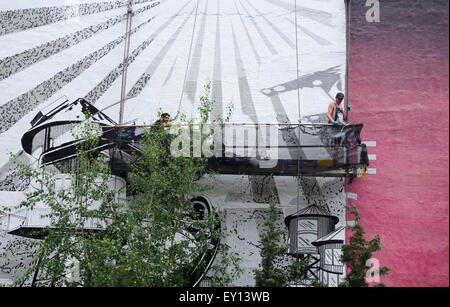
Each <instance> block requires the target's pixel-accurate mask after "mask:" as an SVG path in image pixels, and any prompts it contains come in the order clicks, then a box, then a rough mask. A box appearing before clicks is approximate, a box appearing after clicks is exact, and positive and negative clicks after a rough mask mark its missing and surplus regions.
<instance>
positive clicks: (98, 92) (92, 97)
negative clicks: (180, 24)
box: [84, 0, 192, 104]
mask: <svg viewBox="0 0 450 307" xmlns="http://www.w3.org/2000/svg"><path fill="white" fill-rule="evenodd" d="M191 2H192V0H189V1H188V2H186V3H185V4H184V5H183V7H182V8H181V9H180V10H179V11H178V12H177V13H176V14H175V15H173V16H171V17H170V18H169V19H168V20H167V21H166V22H165V23H164V24H162V25H161V26H160V27H159V28H158V29H157V30H156V31H155V33H153V35H152V36H151V37H150V38H148V39H147V40H145V41H144V42H143V43H142V44H140V45H139V46H138V47H137V48H136V49H135V50H133V52H132V53H131V55H130V56H129V58H128V65H130V64H131V63H133V62H134V61H135V60H136V58H137V57H138V56H139V54H140V53H141V52H142V51H144V50H145V49H146V48H147V47H148V46H149V45H150V43H151V42H152V41H153V40H154V39H155V38H156V37H158V35H159V34H160V33H161V32H162V31H163V30H164V29H166V28H167V27H168V26H169V25H170V24H171V23H172V22H173V21H174V20H175V18H176V17H177V16H178V14H180V13H181V12H182V11H183V10H184V9H185V8H186V6H187V5H188V4H190V3H191ZM122 67H123V63H120V65H119V66H117V67H116V68H115V69H113V70H112V71H111V72H110V73H109V74H108V75H107V76H106V77H105V78H104V79H103V80H102V81H101V82H100V83H99V84H97V85H96V86H95V87H94V88H93V89H92V90H91V91H89V93H88V94H87V95H86V96H85V97H84V98H85V99H86V100H87V101H89V102H90V103H92V104H94V103H95V102H96V101H97V100H98V99H100V97H101V96H103V94H104V93H106V91H107V90H108V89H109V88H110V87H111V86H112V84H113V83H114V81H115V80H117V78H119V77H120V76H121V75H122V72H123V70H122Z"/></svg>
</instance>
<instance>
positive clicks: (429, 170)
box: [349, 0, 449, 286]
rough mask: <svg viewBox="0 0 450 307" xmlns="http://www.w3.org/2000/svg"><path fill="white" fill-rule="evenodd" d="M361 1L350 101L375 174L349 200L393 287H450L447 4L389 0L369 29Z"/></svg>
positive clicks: (356, 4)
mask: <svg viewBox="0 0 450 307" xmlns="http://www.w3.org/2000/svg"><path fill="white" fill-rule="evenodd" d="M365 2H366V1H362V0H359V1H358V0H356V1H352V20H351V22H352V24H351V29H352V30H351V63H350V83H349V89H350V103H351V105H352V108H353V111H352V112H351V115H350V120H351V121H352V122H363V123H364V129H363V134H362V138H363V140H364V141H376V144H377V145H376V147H375V148H369V154H376V161H371V164H370V168H376V175H368V176H367V177H365V178H363V179H356V180H355V181H354V183H353V184H352V185H350V192H353V193H357V194H358V200H357V201H356V202H355V204H356V205H357V207H358V209H359V211H360V215H361V217H362V220H361V223H362V225H363V227H364V229H365V230H366V231H367V235H368V237H373V236H374V235H376V234H379V235H380V237H381V243H382V251H381V252H379V253H377V254H376V255H375V257H376V258H378V259H379V261H380V265H381V266H388V267H389V268H391V270H392V271H391V272H390V274H389V276H388V277H385V278H382V280H381V281H382V282H384V283H386V284H387V285H388V286H449V190H448V189H449V87H448V82H449V62H448V53H449V48H448V47H449V44H448V5H449V4H448V1H447V0H432V1H419V0H414V1H410V0H395V1H394V0H390V1H388V0H386V1H380V4H381V22H380V23H368V22H367V21H366V18H365V13H366V11H367V10H368V9H369V8H368V7H366V6H365Z"/></svg>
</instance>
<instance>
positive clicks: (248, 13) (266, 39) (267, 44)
mask: <svg viewBox="0 0 450 307" xmlns="http://www.w3.org/2000/svg"><path fill="white" fill-rule="evenodd" d="M239 3H240V4H241V6H242V8H243V9H244V11H245V13H246V14H247V15H248V18H249V19H250V21H251V22H252V23H253V25H254V26H255V29H256V31H258V34H259V36H260V37H261V38H262V40H263V41H264V44H265V45H266V46H267V48H268V49H269V50H270V52H271V53H272V54H273V55H276V54H278V52H277V50H276V49H275V47H274V46H273V45H272V44H271V43H270V41H269V39H268V38H267V36H266V35H265V34H264V31H263V30H262V29H261V27H260V26H259V25H258V24H257V23H256V21H255V18H254V17H253V16H252V14H250V12H249V11H248V10H247V8H246V7H245V6H244V5H243V4H242V2H241V1H240V0H239Z"/></svg>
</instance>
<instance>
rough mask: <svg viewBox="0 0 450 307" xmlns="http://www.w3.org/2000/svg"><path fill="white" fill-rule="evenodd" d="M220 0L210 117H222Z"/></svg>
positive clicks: (218, 3) (218, 4)
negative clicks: (212, 102)
mask: <svg viewBox="0 0 450 307" xmlns="http://www.w3.org/2000/svg"><path fill="white" fill-rule="evenodd" d="M219 1H220V0H217V19H216V41H215V46H214V68H213V82H212V90H211V94H212V99H213V101H214V104H213V109H212V112H211V113H212V118H213V119H217V117H218V116H220V118H222V119H224V118H223V98H222V97H223V92H222V57H221V53H220V50H221V49H222V48H221V46H220V43H221V41H220V40H221V36H220V15H219V13H220V2H219Z"/></svg>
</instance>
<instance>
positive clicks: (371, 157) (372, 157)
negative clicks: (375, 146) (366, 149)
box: [368, 155, 377, 161]
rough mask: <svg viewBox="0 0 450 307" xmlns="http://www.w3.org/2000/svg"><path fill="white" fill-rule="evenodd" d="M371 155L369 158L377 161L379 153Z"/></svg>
mask: <svg viewBox="0 0 450 307" xmlns="http://www.w3.org/2000/svg"><path fill="white" fill-rule="evenodd" d="M368 156H369V160H371V161H375V160H376V159H377V155H368Z"/></svg>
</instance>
